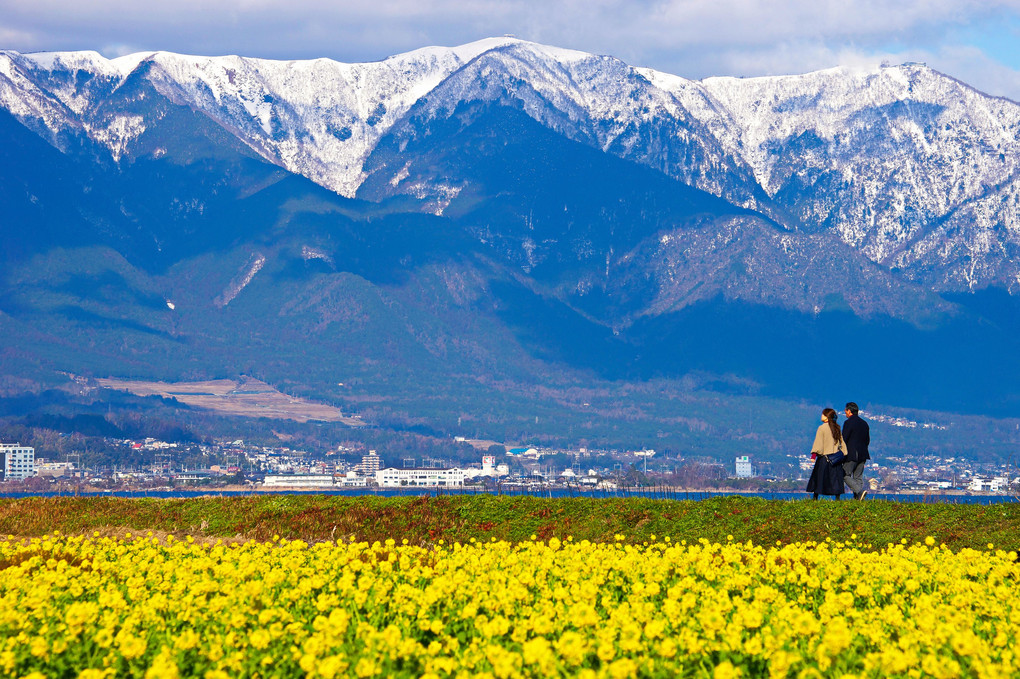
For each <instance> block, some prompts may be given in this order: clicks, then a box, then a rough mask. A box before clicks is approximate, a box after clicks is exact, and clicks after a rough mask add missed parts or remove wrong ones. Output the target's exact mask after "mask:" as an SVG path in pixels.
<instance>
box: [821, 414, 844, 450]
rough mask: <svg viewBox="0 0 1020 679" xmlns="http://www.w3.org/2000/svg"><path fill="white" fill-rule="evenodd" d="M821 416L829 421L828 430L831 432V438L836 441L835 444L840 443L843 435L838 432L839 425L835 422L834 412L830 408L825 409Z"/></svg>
mask: <svg viewBox="0 0 1020 679" xmlns="http://www.w3.org/2000/svg"><path fill="white" fill-rule="evenodd" d="M822 415H825V419H827V420H828V421H829V429H831V430H832V438H833V439H834V440H835V441H836V443H839V442H840V441H842V440H843V433H842V432H840V430H839V424H838V423H837V421H836V418H837V417H838V416H837V415H836V411H835V410H833V409H832V408H826V409H825V410H823V411H822Z"/></svg>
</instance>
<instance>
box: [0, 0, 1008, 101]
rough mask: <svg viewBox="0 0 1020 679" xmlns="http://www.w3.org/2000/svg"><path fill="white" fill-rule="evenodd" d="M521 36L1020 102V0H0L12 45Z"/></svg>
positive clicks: (211, 51)
mask: <svg viewBox="0 0 1020 679" xmlns="http://www.w3.org/2000/svg"><path fill="white" fill-rule="evenodd" d="M504 34H513V35H516V36H517V37H520V38H524V39H528V40H534V41H537V42H542V43H546V44H551V45H557V46H561V47H570V48H574V49H579V50H583V51H587V52H594V53H597V54H611V55H613V56H617V57H619V58H621V59H623V60H625V61H627V62H628V63H631V64H634V65H639V66H650V67H653V68H657V69H660V70H663V71H668V72H670V73H675V74H677V75H682V76H685V77H690V78H703V77H707V76H711V75H737V76H754V75H769V74H780V73H803V72H806V71H811V70H817V69H822V68H828V67H832V66H837V65H866V64H874V63H880V62H882V61H889V62H891V63H899V62H903V61H924V62H926V63H928V65H930V66H932V67H933V68H936V69H938V70H940V71H943V72H945V73H948V74H949V75H952V76H954V77H957V78H959V79H961V80H963V81H965V82H968V83H970V84H972V85H974V86H975V87H978V88H979V89H981V90H984V91H986V92H988V93H990V94H996V95H1002V96H1008V97H1010V98H1012V99H1015V100H1020V47H1018V45H1020V0H983V1H965V0H899V1H895V2H892V3H890V2H889V1H888V0H857V1H855V2H837V1H832V0H776V1H773V2H767V1H762V0H563V1H557V0H547V1H536V0H473V1H472V2H464V1H462V0H339V1H337V0H286V1H282V0H217V1H215V2H209V1H208V0H174V1H173V2H166V3H160V4H157V5H155V6H153V5H152V4H151V3H141V2H138V1H137V0H30V1H29V0H0V48H3V49H13V50H17V51H22V52H30V51H49V50H77V49H91V50H96V51H99V52H101V53H103V54H105V55H106V56H118V55H121V54H127V53H130V52H136V51H151V50H167V51H173V52H183V53H189V54H203V55H218V54H241V55H244V56H255V57H265V58H273V59H307V58H316V57H328V58H332V59H338V60H340V61H373V60H377V59H382V58H385V57H386V56H389V55H391V54H396V53H399V52H405V51H408V50H411V49H415V48H417V47H423V46H426V45H457V44H463V43H466V42H471V41H473V40H477V39H480V38H484V37H490V36H495V35H504Z"/></svg>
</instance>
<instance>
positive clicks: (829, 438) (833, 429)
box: [806, 401, 871, 500]
mask: <svg viewBox="0 0 1020 679" xmlns="http://www.w3.org/2000/svg"><path fill="white" fill-rule="evenodd" d="M859 410H860V408H858V407H857V404H856V403H854V402H853V401H851V402H850V403H847V404H846V410H845V412H846V422H844V423H843V429H842V430H840V428H839V417H838V416H837V415H836V411H835V410H833V409H832V408H826V409H825V410H823V411H822V423H821V424H820V425H819V426H818V431H817V432H816V433H815V442H814V443H813V444H811V457H812V458H813V459H814V461H815V467H814V469H812V470H811V478H810V479H808V484H807V488H806V490H807V492H809V493H812V497H813V498H814V499H815V500H817V499H818V496H819V495H835V496H836V499H837V500H838V499H839V498H840V496H841V495H842V494H843V492H844V490H845V488H844V486H850V490H851V491H853V494H854V499H855V500H863V499H864V496H865V495H867V494H868V490H867V488H865V487H864V463H865V462H867V461H868V460H870V459H871V455H869V454H868V444H869V443H870V442H871V432H870V430H869V428H868V423H867V422H866V421H865V420H864V419H863V418H862V417H861V416H860V415H858V414H857V413H858V412H859Z"/></svg>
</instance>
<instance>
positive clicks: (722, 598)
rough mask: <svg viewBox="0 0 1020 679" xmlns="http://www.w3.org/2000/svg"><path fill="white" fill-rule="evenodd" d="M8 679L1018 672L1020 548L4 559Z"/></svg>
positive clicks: (135, 546) (199, 553)
mask: <svg viewBox="0 0 1020 679" xmlns="http://www.w3.org/2000/svg"><path fill="white" fill-rule="evenodd" d="M0 567H2V570H0V640H2V649H0V672H2V673H3V674H4V675H6V676H27V677H32V678H33V679H35V678H38V677H106V676H109V677H115V676H132V675H133V676H144V677H178V676H180V677H183V676H198V677H207V678H209V679H214V678H219V677H235V676H264V677H277V676H279V677H284V676H306V675H307V676H313V677H319V676H321V677H337V676H355V677H371V676H425V677H447V676H458V677H512V676H541V677H546V676H561V675H562V676H581V677H632V676H661V677H673V676H690V677H741V676H746V677H752V676H764V677H855V676H863V677H890V676H892V677H896V676H902V677H920V676H930V677H958V676H976V677H1015V676H1018V675H1020V655H1018V653H1020V650H1018V641H1020V586H1018V585H1020V582H1018V580H1020V564H1018V563H1017V555H1016V553H1014V552H1005V551H1002V550H996V549H995V548H994V546H992V545H989V546H988V548H987V549H983V550H974V549H962V550H960V551H958V552H953V551H951V550H949V549H948V548H946V547H944V546H940V545H936V544H935V541H934V540H932V539H929V540H927V541H926V544H913V545H907V544H890V545H888V546H887V547H885V548H883V549H880V550H874V549H864V548H863V547H862V548H859V547H858V546H857V545H856V544H855V543H854V542H853V541H850V542H848V543H839V542H828V541H827V542H821V543H799V544H792V545H785V546H778V545H777V546H760V545H752V544H750V543H738V542H733V541H725V542H723V543H722V544H719V543H711V542H709V541H708V540H701V541H699V542H695V543H691V544H687V543H685V542H683V541H671V540H670V539H669V538H668V537H665V536H663V537H655V538H653V539H652V540H651V541H649V542H648V543H645V544H625V543H624V542H623V540H622V536H619V539H618V541H617V542H615V543H614V542H609V543H608V544H600V543H591V542H588V541H576V542H575V541H573V540H572V539H570V538H566V539H564V540H562V541H561V540H559V539H556V538H553V539H550V540H548V541H539V540H532V541H524V542H518V543H510V542H503V541H493V542H485V543H480V542H468V543H466V544H452V545H450V544H435V545H433V546H428V547H422V546H413V545H408V544H401V543H398V542H396V541H393V540H388V541H386V542H384V543H380V542H375V543H372V544H369V543H367V542H353V543H343V542H341V543H336V542H320V543H316V544H307V543H305V542H302V541H298V540H294V541H287V540H279V539H276V540H272V541H267V542H257V541H249V542H236V543H224V542H222V541H216V542H215V543H214V542H211V541H208V542H198V541H194V540H192V539H191V538H188V539H185V540H177V539H174V538H173V537H169V538H166V539H164V540H162V541H160V540H159V539H157V538H154V537H152V536H151V534H150V535H146V536H129V537H126V538H123V539H117V538H107V537H99V536H98V534H97V535H96V536H94V537H82V536H75V537H65V536H62V535H59V534H55V535H48V536H45V537H41V538H31V539H22V540H14V539H8V540H6V541H2V542H0Z"/></svg>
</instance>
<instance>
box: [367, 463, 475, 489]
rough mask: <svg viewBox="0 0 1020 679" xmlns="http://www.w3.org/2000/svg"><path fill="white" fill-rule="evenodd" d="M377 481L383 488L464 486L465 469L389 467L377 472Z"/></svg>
mask: <svg viewBox="0 0 1020 679" xmlns="http://www.w3.org/2000/svg"><path fill="white" fill-rule="evenodd" d="M375 481H376V483H378V484H379V485H380V486H382V487H383V488H400V487H402V486H426V487H427V486H446V487H449V486H463V485H464V470H463V469H457V468H453V469H394V468H393V467H388V468H386V469H380V470H379V471H377V472H376V473H375Z"/></svg>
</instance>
